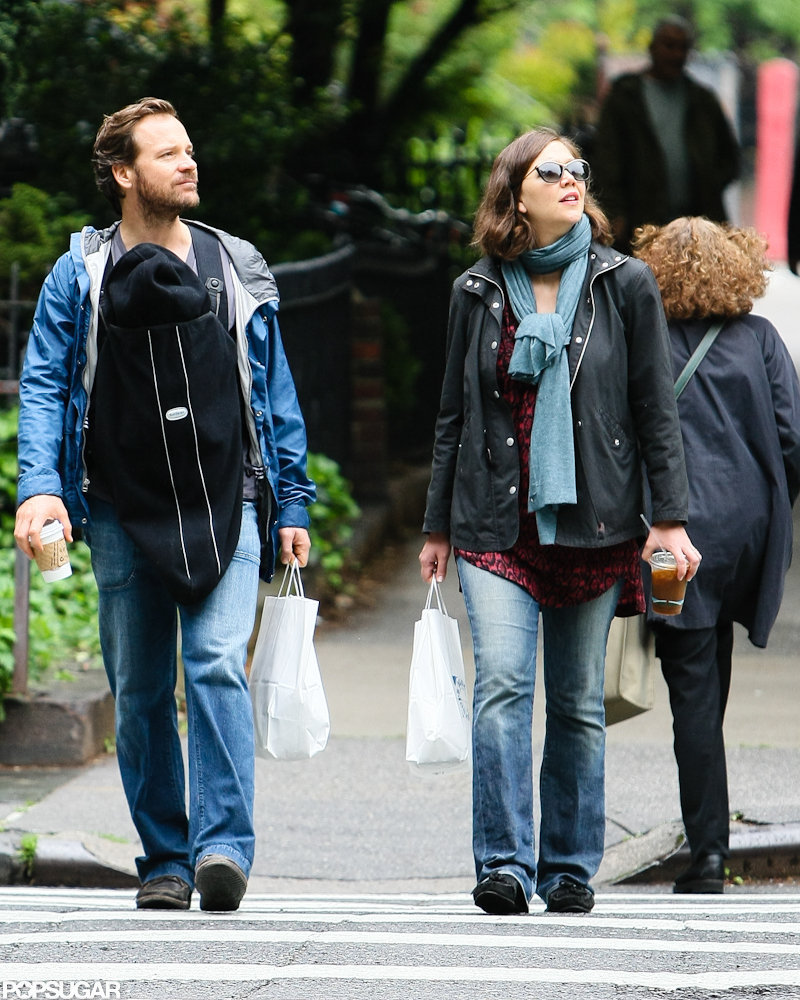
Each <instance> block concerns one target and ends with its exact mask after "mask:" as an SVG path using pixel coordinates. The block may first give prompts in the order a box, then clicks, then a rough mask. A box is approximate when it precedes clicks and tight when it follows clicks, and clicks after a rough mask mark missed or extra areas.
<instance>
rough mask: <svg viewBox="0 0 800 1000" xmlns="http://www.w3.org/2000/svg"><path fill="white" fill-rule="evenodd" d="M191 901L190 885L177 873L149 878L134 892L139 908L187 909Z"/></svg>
mask: <svg viewBox="0 0 800 1000" xmlns="http://www.w3.org/2000/svg"><path fill="white" fill-rule="evenodd" d="M191 902H192V889H191V886H190V885H189V883H188V882H184V880H183V879H182V878H178V876H177V875H158V876H157V877H156V878H151V879H150V881H149V882H145V884H144V885H143V886H142V888H141V889H140V890H139V891H138V892H137V893H136V908H137V909H139V910H188V909H189V906H190V904H191Z"/></svg>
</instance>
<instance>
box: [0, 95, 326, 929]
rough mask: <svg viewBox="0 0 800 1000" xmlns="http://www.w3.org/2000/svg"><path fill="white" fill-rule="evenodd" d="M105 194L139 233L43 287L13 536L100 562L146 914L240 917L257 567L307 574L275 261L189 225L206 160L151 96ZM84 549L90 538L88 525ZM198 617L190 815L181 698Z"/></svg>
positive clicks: (93, 234) (106, 169)
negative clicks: (193, 911) (60, 538)
mask: <svg viewBox="0 0 800 1000" xmlns="http://www.w3.org/2000/svg"><path fill="white" fill-rule="evenodd" d="M94 168H95V176H96V179H97V183H98V186H99V188H100V190H101V191H102V192H103V193H104V194H105V195H106V196H107V197H108V199H109V200H110V201H111V203H112V205H113V206H114V207H115V209H116V210H117V211H118V212H120V214H121V220H120V221H119V222H117V223H115V224H114V225H112V226H110V227H109V228H108V229H104V230H96V229H94V228H92V227H86V228H85V229H84V230H83V231H82V232H81V233H75V234H73V236H72V239H71V243H70V249H69V251H68V252H67V253H65V254H64V255H63V256H62V257H61V258H60V259H59V260H58V261H57V262H56V265H55V267H54V268H53V270H52V272H51V273H50V274H49V275H48V277H47V279H46V280H45V283H44V286H43V288H42V292H41V295H40V297H39V302H38V305H37V308H36V313H35V317H34V323H33V329H32V331H31V334H30V338H29V341H28V348H27V353H26V358H25V364H24V368H23V373H22V377H21V380H20V419H19V466H20V476H19V490H18V499H19V508H18V511H17V523H16V528H15V537H16V540H17V543H18V545H19V546H20V548H21V549H22V551H23V552H25V553H26V554H27V555H28V556H29V557H30V556H32V555H33V552H34V551H35V550H38V549H40V548H41V539H40V532H41V529H42V526H43V525H44V524H45V522H46V521H48V520H51V519H55V520H58V521H60V522H61V523H62V525H63V527H64V532H65V535H66V537H67V540H70V541H71V540H72V537H73V532H72V526H73V525H75V526H76V528H77V529H79V531H80V532H81V533H82V534H83V536H84V538H85V539H86V541H87V543H88V545H89V547H90V549H91V554H92V567H93V570H94V574H95V577H96V579H97V584H98V589H99V626H100V638H101V644H102V649H103V659H104V663H105V668H106V672H107V674H108V678H109V682H110V685H111V690H112V692H113V694H114V696H115V700H116V744H117V755H118V759H119V767H120V773H121V777H122V782H123V785H124V788H125V793H126V796H127V800H128V805H129V808H130V811H131V816H132V818H133V821H134V824H135V826H136V829H137V831H138V833H139V836H140V838H141V841H142V847H143V855H142V856H141V857H140V858H138V859H137V866H138V872H139V877H140V879H141V882H142V886H141V889H140V890H139V893H138V895H137V899H136V903H137V906H138V907H140V908H162V909H187V908H188V907H189V906H190V901H191V894H192V889H193V888H194V887H196V888H197V890H198V892H199V894H200V906H201V908H202V909H204V910H235V909H237V907H238V906H239V902H240V900H241V898H242V896H243V894H244V892H245V889H246V886H247V879H248V876H249V872H250V866H251V864H252V860H253V853H254V843H255V836H254V830H253V788H254V743H253V726H252V709H251V704H250V698H249V693H248V688H247V679H246V675H245V659H246V653H247V643H248V640H249V637H250V634H251V631H252V628H253V622H254V618H255V612H256V601H257V592H258V580H259V570H260V572H261V575H262V576H264V577H265V578H269V577H270V576H271V575H272V571H273V569H274V565H275V559H276V554H277V553H278V552H279V554H280V558H281V560H282V561H283V562H289V561H290V560H291V559H292V558H297V560H298V561H299V563H300V565H305V563H306V561H307V557H308V552H309V547H310V541H309V536H308V531H307V527H308V514H307V511H306V507H307V505H308V504H309V503H311V502H312V501H313V499H314V487H313V483H311V481H310V480H309V479H308V476H307V474H306V435H305V427H304V424H303V420H302V416H301V414H300V410H299V407H298V403H297V396H296V392H295V387H294V383H293V380H292V377H291V374H290V371H289V368H288V364H287V361H286V357H285V355H284V352H283V347H282V344H281V339H280V333H279V330H278V325H277V321H276V313H277V308H278V292H277V288H276V286H275V282H274V279H273V277H272V275H271V273H270V272H269V269H268V268H267V265H266V263H265V261H264V259H263V257H262V256H261V254H260V253H258V251H257V250H256V249H255V247H253V246H252V245H250V244H249V243H245V242H244V241H242V240H239V239H237V238H235V237H232V236H229V235H228V234H226V233H224V232H222V231H220V230H216V229H211V228H210V227H208V226H204V225H202V224H199V223H187V222H186V221H184V219H183V215H184V213H186V212H188V211H191V210H193V209H195V208H196V207H197V205H198V201H199V198H198V187H197V183H198V179H197V164H196V162H195V159H194V151H193V148H192V145H191V142H190V140H189V137H188V135H187V133H186V130H185V128H184V126H183V124H182V123H181V122H180V120H179V118H178V116H177V114H176V112H175V109H174V108H173V107H172V105H171V104H169V103H168V102H167V101H163V100H159V99H156V98H146V99H144V100H142V101H139V102H138V103H136V104H133V105H130V106H128V107H126V108H123V109H122V110H120V111H117V112H116V113H114V114H112V115H110V116H109V117H107V118H106V120H105V121H104V123H103V125H102V126H101V128H100V130H99V132H98V134H97V138H96V140H95V146H94ZM76 534H77V531H76ZM178 622H180V637H181V655H182V661H183V669H184V677H185V688H186V713H187V739H188V756H189V797H188V799H189V802H188V805H189V808H188V814H187V808H186V800H185V775H184V765H183V758H182V754H181V742H180V738H179V733H178V719H177V708H176V703H175V684H176V678H177V648H176V646H177V626H178Z"/></svg>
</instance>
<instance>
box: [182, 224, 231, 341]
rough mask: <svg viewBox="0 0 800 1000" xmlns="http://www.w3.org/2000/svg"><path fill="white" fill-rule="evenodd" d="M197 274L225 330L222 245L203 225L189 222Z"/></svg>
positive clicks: (225, 307)
mask: <svg viewBox="0 0 800 1000" xmlns="http://www.w3.org/2000/svg"><path fill="white" fill-rule="evenodd" d="M190 229H191V233H192V246H193V247H194V257H195V263H196V264H197V276H198V277H199V278H200V280H201V281H202V282H203V284H204V285H205V288H206V291H207V292H208V297H209V298H210V299H211V311H212V312H213V313H214V315H215V316H216V317H217V319H218V320H219V321H220V323H222V325H223V326H224V327H225V329H226V330H229V328H230V326H231V324H230V323H229V322H228V319H229V312H228V310H229V308H230V307H229V305H228V293H227V290H226V288H225V269H224V268H223V266H222V247H221V245H220V242H219V240H218V239H217V237H216V236H215V235H214V234H213V233H212V232H210V231H209V230H208V229H205V228H204V227H203V226H193V225H191V224H190Z"/></svg>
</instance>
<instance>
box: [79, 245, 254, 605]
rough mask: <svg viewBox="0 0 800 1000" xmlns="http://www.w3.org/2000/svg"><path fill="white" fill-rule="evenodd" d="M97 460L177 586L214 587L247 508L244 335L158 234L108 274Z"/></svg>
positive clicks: (145, 547) (153, 557)
mask: <svg viewBox="0 0 800 1000" xmlns="http://www.w3.org/2000/svg"><path fill="white" fill-rule="evenodd" d="M101 313H102V320H103V322H104V327H105V330H104V337H103V341H102V348H101V350H100V354H99V357H98V362H97V374H96V377H95V386H94V407H93V424H94V432H93V461H94V462H95V463H96V464H97V465H98V467H99V468H101V469H102V471H103V480H104V482H105V483H107V485H108V492H109V493H110V500H111V502H112V503H113V505H114V508H115V511H116V514H117V517H118V518H119V521H120V523H121V524H122V526H123V527H124V528H125V530H126V531H127V532H128V534H129V535H130V536H131V538H132V539H133V540H134V542H136V544H137V545H138V546H139V548H140V549H141V550H142V551H143V552H144V554H145V555H146V556H147V557H148V559H149V560H150V561H151V562H152V563H153V565H154V566H155V567H156V569H157V570H158V571H159V573H160V575H161V576H162V578H163V580H164V583H165V585H166V586H167V588H168V589H169V591H170V593H171V594H172V595H173V597H174V598H175V599H176V600H177V601H179V602H181V603H184V604H188V603H193V602H196V601H199V600H201V599H202V598H204V597H206V596H207V595H208V594H209V593H210V592H211V591H212V590H213V589H214V587H215V586H216V585H217V583H218V582H219V580H220V578H221V577H222V575H223V573H224V572H225V570H226V569H227V567H228V564H229V563H230V560H231V558H232V557H233V553H234V550H235V548H236V544H237V541H238V538H239V529H240V523H241V508H242V464H243V459H242V419H241V404H240V390H239V382H238V377H237V365H236V346H235V343H234V340H233V338H232V337H231V336H230V335H229V333H228V331H227V330H226V329H225V328H224V327H223V325H222V323H221V322H220V321H219V319H218V318H217V316H216V315H215V313H214V312H213V311H212V308H211V301H210V299H209V295H208V292H207V291H206V287H205V286H204V284H203V282H202V281H201V279H200V278H199V277H198V276H197V275H196V274H195V273H194V271H193V270H192V269H191V268H190V267H189V266H188V265H186V264H184V262H183V261H182V260H181V259H180V258H179V257H177V256H176V255H175V254H173V253H172V252H171V251H169V250H166V249H165V248H164V247H160V246H157V245H155V244H153V243H141V244H139V245H138V246H136V247H134V248H133V249H132V250H130V251H128V252H127V253H126V254H125V255H124V256H122V257H121V258H120V259H119V260H118V261H117V263H116V264H115V265H114V267H113V268H112V269H111V270H110V272H109V273H108V276H107V279H106V282H105V286H104V292H103V300H102V307H101Z"/></svg>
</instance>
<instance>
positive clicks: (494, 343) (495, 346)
mask: <svg viewBox="0 0 800 1000" xmlns="http://www.w3.org/2000/svg"><path fill="white" fill-rule="evenodd" d="M492 350H493V351H496V350H497V341H496V340H493V341H492Z"/></svg>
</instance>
